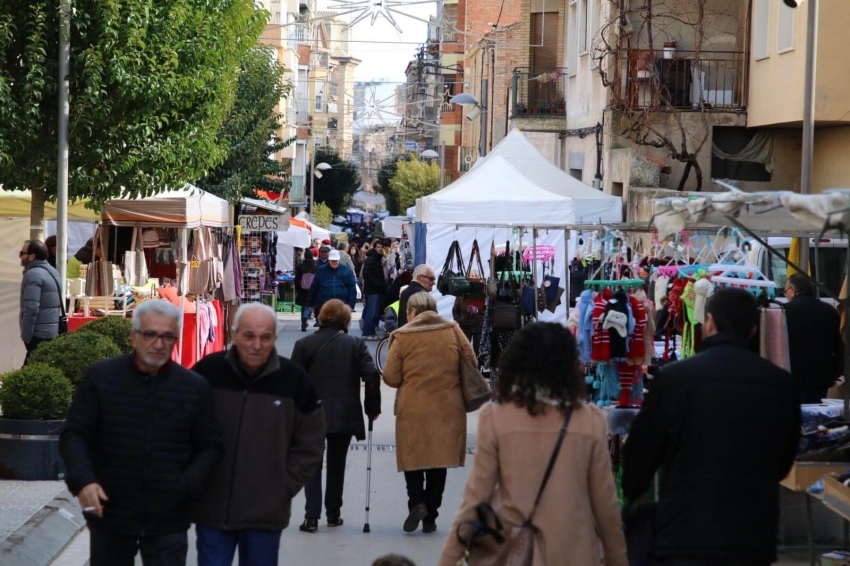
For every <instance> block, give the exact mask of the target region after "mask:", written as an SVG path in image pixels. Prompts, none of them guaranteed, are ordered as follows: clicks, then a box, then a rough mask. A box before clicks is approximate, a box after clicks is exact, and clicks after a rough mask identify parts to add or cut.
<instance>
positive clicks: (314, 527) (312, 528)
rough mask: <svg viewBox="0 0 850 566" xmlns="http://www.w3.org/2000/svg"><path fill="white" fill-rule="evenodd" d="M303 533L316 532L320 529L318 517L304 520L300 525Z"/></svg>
mask: <svg viewBox="0 0 850 566" xmlns="http://www.w3.org/2000/svg"><path fill="white" fill-rule="evenodd" d="M298 528H299V529H300V530H301V532H302V533H315V532H316V531H318V530H319V520H318V519H304V522H303V523H302V524H301V526H300V527H298Z"/></svg>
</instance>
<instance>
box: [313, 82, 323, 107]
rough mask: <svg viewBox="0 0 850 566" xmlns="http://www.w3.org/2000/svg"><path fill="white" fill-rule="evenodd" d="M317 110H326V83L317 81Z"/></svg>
mask: <svg viewBox="0 0 850 566" xmlns="http://www.w3.org/2000/svg"><path fill="white" fill-rule="evenodd" d="M315 109H316V112H324V111H325V83H324V81H316V108H315Z"/></svg>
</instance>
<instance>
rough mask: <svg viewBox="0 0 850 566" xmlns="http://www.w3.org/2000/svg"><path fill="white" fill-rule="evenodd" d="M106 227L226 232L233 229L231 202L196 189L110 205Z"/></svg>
mask: <svg viewBox="0 0 850 566" xmlns="http://www.w3.org/2000/svg"><path fill="white" fill-rule="evenodd" d="M102 218H103V222H104V224H110V225H112V226H148V227H171V228H198V227H200V226H206V227H210V228H224V227H226V226H229V225H230V207H229V205H228V204H227V201H226V200H224V199H221V198H219V197H217V196H215V195H212V194H210V193H208V192H206V191H203V190H201V189H199V188H198V187H195V186H193V185H188V184H187V185H186V186H185V187H183V188H182V189H179V190H174V191H166V192H163V193H160V194H158V195H154V196H151V197H147V198H143V199H135V200H130V199H113V200H108V201H106V205H105V207H104V210H103V216H102Z"/></svg>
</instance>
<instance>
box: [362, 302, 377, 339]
mask: <svg viewBox="0 0 850 566" xmlns="http://www.w3.org/2000/svg"><path fill="white" fill-rule="evenodd" d="M380 306H381V296H380V295H366V308H364V309H363V336H374V335H375V332H376V331H377V327H378V320H380V317H381V315H380V313H379V312H378V308H379V307H380Z"/></svg>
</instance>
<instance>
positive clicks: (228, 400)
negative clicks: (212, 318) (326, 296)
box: [192, 303, 325, 566]
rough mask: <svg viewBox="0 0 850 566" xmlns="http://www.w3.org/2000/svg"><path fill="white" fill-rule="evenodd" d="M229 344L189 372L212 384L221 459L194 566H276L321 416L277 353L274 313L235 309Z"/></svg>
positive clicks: (313, 454) (314, 452) (257, 306)
mask: <svg viewBox="0 0 850 566" xmlns="http://www.w3.org/2000/svg"><path fill="white" fill-rule="evenodd" d="M232 330H233V333H232V340H233V345H232V346H231V348H230V350H229V351H228V352H226V353H225V352H218V353H215V354H210V355H208V356H206V357H205V358H204V359H202V360H201V361H200V362H198V364H197V365H196V366H195V368H194V370H195V371H196V372H198V373H199V374H201V375H202V376H204V377H205V378H206V379H207V380H208V381H209V383H210V385H212V388H213V392H214V398H215V413H216V416H217V418H218V422H219V423H220V425H221V427H222V431H223V436H224V451H223V453H224V459H223V461H222V465H221V467H220V468H219V469H218V472H217V473H216V474H215V476H214V477H213V480H212V487H211V489H210V490H209V491H208V492H207V494H206V497H204V498H203V500H201V501H200V502H199V503H198V505H197V506H196V507H195V508H194V510H193V512H192V515H193V517H194V518H195V520H196V522H197V529H196V531H197V533H198V565H199V566H219V565H222V566H223V565H227V566H230V565H231V564H233V557H234V555H235V553H236V549H237V547H238V549H239V564H240V566H255V565H257V566H259V565H263V566H269V565H274V564H277V559H278V552H279V548H280V535H281V531H282V530H283V529H285V528H286V527H287V526H288V525H289V517H290V510H291V501H292V498H293V497H295V495H296V494H297V493H298V492H299V491H301V488H303V487H304V485H305V484H306V483H307V480H308V479H309V478H310V476H311V475H312V474H313V472H315V471H316V470H318V469H319V468H320V467H321V464H322V455H323V453H324V449H325V415H324V413H323V412H322V407H321V403H320V401H319V398H318V396H317V394H316V391H315V389H314V388H313V385H312V382H311V381H310V378H309V377H308V376H307V374H306V373H305V372H304V370H303V369H301V366H299V365H298V364H296V363H294V362H292V361H290V360H288V359H286V358H284V357H282V356H279V355H278V353H277V351H276V349H275V339H276V338H277V313H275V311H274V310H273V309H272V308H271V307H269V306H266V305H264V304H261V303H248V304H245V305H242V306H241V307H239V309H238V310H237V311H236V314H235V316H234V318H233V328H232Z"/></svg>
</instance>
